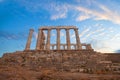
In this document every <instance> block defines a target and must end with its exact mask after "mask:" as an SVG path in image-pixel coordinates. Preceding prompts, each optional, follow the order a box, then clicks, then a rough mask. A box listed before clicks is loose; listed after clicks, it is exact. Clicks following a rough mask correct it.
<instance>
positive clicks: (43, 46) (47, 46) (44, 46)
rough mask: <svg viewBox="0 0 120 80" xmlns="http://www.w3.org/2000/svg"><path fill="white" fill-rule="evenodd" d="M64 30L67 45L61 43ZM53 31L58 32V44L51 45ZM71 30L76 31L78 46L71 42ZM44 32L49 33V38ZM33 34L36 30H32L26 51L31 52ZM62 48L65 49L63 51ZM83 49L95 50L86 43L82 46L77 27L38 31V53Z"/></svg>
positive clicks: (57, 27) (43, 28)
mask: <svg viewBox="0 0 120 80" xmlns="http://www.w3.org/2000/svg"><path fill="white" fill-rule="evenodd" d="M62 29H64V30H65V32H66V44H61V43H60V31H61V30H62ZM51 30H56V32H57V38H56V44H51V43H50V38H51ZM70 30H74V32H75V37H76V44H73V43H71V42H70V33H69V32H70ZM44 31H47V38H46V37H45V33H44ZM33 32H34V30H33V29H30V32H29V36H28V40H27V44H26V48H25V51H28V50H30V44H31V39H32V35H33ZM45 41H46V43H45ZM71 46H73V47H74V48H71ZM61 47H62V48H63V49H61ZM82 47H84V48H82ZM83 49H86V50H93V49H92V47H91V45H90V44H85V43H83V44H82V43H81V42H80V38H79V33H78V28H77V27H75V26H56V27H51V26H49V27H40V29H39V30H38V38H37V44H36V49H35V50H37V51H38V50H83Z"/></svg>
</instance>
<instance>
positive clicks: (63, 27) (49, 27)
mask: <svg viewBox="0 0 120 80" xmlns="http://www.w3.org/2000/svg"><path fill="white" fill-rule="evenodd" d="M75 28H77V27H76V26H55V27H53V26H47V27H46V26H42V27H40V29H43V30H48V29H75Z"/></svg>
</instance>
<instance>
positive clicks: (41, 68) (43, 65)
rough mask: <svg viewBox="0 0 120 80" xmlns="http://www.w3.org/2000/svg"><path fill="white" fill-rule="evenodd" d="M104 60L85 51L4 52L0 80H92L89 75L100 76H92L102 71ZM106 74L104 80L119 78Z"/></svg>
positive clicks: (101, 55)
mask: <svg viewBox="0 0 120 80" xmlns="http://www.w3.org/2000/svg"><path fill="white" fill-rule="evenodd" d="M107 58H108V55H103V54H101V53H97V52H95V51H87V50H83V51H54V52H53V51H41V52H37V51H24V52H22V51H21V52H14V53H6V54H4V55H3V57H2V58H0V80H73V79H74V80H83V79H84V80H87V79H88V80H92V79H90V77H91V76H93V75H94V76H96V77H95V78H97V77H100V76H97V75H96V74H101V73H100V71H101V70H104V69H106V64H105V65H104V64H102V63H100V62H105V61H106V59H107ZM108 62H112V61H108ZM110 64H111V63H110ZM105 74H106V75H105ZM72 75H74V76H72ZM109 75H111V74H109ZM109 75H108V74H107V73H104V76H108V78H114V77H116V76H117V78H118V77H119V76H118V75H115V76H112V77H111V76H109ZM104 76H101V77H100V78H104ZM100 78H98V80H99V79H100Z"/></svg>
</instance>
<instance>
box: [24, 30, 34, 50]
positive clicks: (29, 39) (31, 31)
mask: <svg viewBox="0 0 120 80" xmlns="http://www.w3.org/2000/svg"><path fill="white" fill-rule="evenodd" d="M33 32H34V30H33V29H30V32H29V37H28V40H27V44H26V48H25V50H30V44H31V40H32V34H33Z"/></svg>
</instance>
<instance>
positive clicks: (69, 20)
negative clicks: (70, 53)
mask: <svg viewBox="0 0 120 80" xmlns="http://www.w3.org/2000/svg"><path fill="white" fill-rule="evenodd" d="M119 4H120V1H119V0H0V56H2V55H3V54H4V53H7V52H15V51H23V50H24V49H25V45H26V41H27V37H28V33H29V29H31V28H32V29H34V33H33V38H32V44H31V49H35V46H36V40H37V33H38V29H39V28H40V27H41V26H76V27H78V29H79V36H80V40H81V43H89V44H91V45H92V47H93V48H94V50H95V51H98V52H103V53H106V52H109V53H115V52H120V5H119ZM45 34H47V32H46V31H45ZM60 34H61V38H60V39H61V43H66V40H65V38H66V36H65V35H66V34H65V31H64V30H61V32H60ZM51 36H52V37H51V44H52V43H55V42H56V31H54V30H53V31H52V32H51ZM70 38H71V43H76V40H75V34H74V31H73V30H70Z"/></svg>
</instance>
